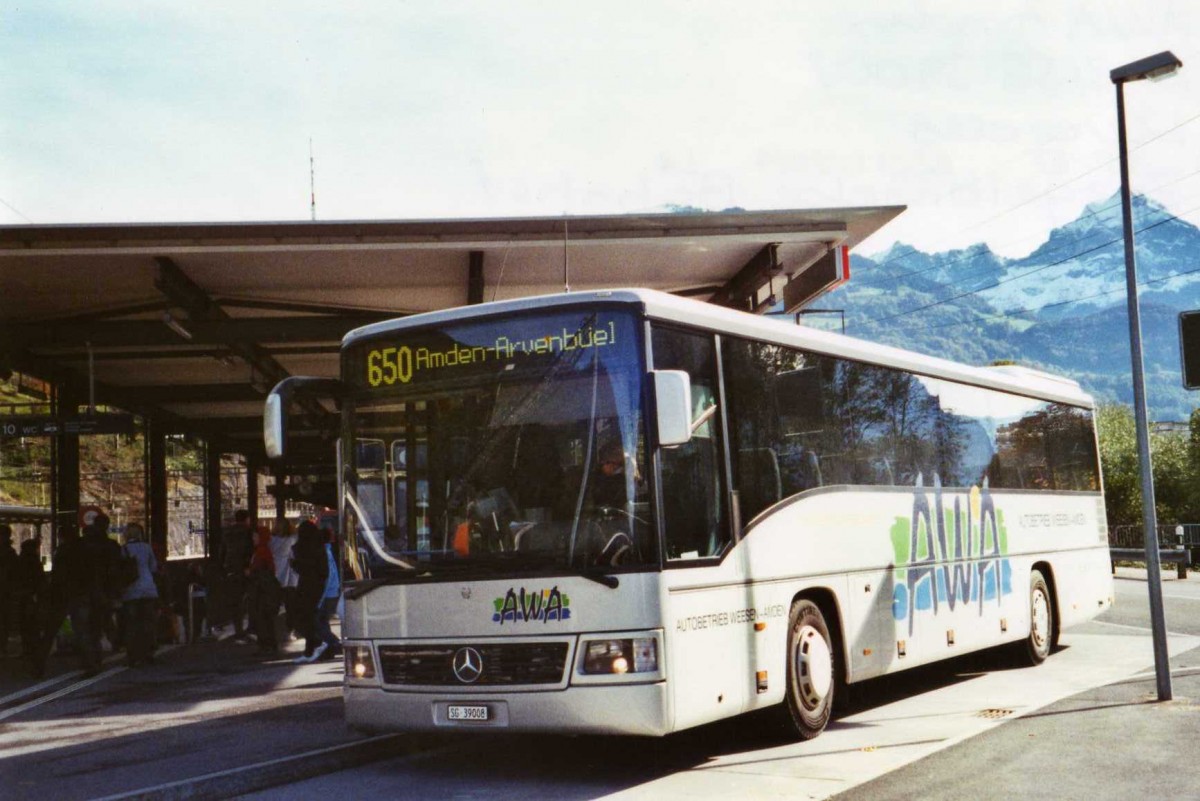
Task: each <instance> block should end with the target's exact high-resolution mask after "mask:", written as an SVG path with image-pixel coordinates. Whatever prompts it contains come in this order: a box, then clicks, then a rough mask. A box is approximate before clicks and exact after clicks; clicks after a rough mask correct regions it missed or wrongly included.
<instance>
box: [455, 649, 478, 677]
mask: <svg viewBox="0 0 1200 801" xmlns="http://www.w3.org/2000/svg"><path fill="white" fill-rule="evenodd" d="M453 664H454V676H455V678H457V679H458V680H459V681H461V682H462V683H463V684H470V683H471V682H473V681H475V680H476V679H478V678H479V676H480V674H481V673H483V657H482V656H480V655H479V652H478V651H476V650H475V649H474V648H471V647H466V648H459V649H458V650H457V651H455V652H454V663H453Z"/></svg>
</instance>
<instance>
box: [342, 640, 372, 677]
mask: <svg viewBox="0 0 1200 801" xmlns="http://www.w3.org/2000/svg"><path fill="white" fill-rule="evenodd" d="M342 653H343V654H344V655H345V659H346V678H347V679H373V678H375V657H373V656H372V655H371V646H369V645H345V646H343V648H342Z"/></svg>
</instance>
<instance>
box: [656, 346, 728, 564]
mask: <svg viewBox="0 0 1200 801" xmlns="http://www.w3.org/2000/svg"><path fill="white" fill-rule="evenodd" d="M651 344H652V349H653V352H654V367H655V369H656V370H683V371H684V372H686V373H688V375H689V377H690V379H691V388H692V417H693V419H694V420H696V421H701V420H703V421H704V422H702V423H700V424H699V425H696V426H695V428H694V430H693V432H692V438H691V440H689V441H688V442H687V443H685V444H683V445H680V446H677V447H671V448H661V449H660V450H659V454H660V462H661V465H662V499H663V518H664V520H663V522H664V528H665V530H666V548H667V558H668V559H680V560H687V559H704V558H708V557H716V556H720V555H721V554H722V553H724V551H725V549H726V548H727V547H728V546H729V544H730V535H729V524H728V516H727V513H726V509H725V502H724V499H725V495H724V482H723V481H722V478H721V474H722V469H721V464H722V461H723V457H722V449H721V427H720V425H719V420H720V417H719V416H718V415H716V414H713V413H712V411H713V408H714V407H715V406H716V403H717V381H716V358H715V350H714V346H713V339H712V337H711V336H707V335H703V334H694V333H687V332H683V331H678V330H675V329H671V328H655V329H654V333H653V341H652V343H651Z"/></svg>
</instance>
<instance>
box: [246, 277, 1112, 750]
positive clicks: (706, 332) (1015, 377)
mask: <svg viewBox="0 0 1200 801" xmlns="http://www.w3.org/2000/svg"><path fill="white" fill-rule="evenodd" d="M306 392H307V393H310V394H322V393H323V394H327V395H328V394H336V396H337V398H338V402H339V404H340V409H341V412H340V413H341V436H340V439H339V445H338V452H337V460H338V472H339V476H340V488H339V492H340V495H341V502H340V509H339V513H340V524H341V534H340V539H341V540H342V541H343V543H344V547H343V559H344V565H345V571H346V575H345V614H344V617H343V619H342V635H343V638H344V644H345V680H344V681H345V683H344V689H345V692H344V695H345V713H346V718H347V721H348V723H349V724H350V725H351V726H352V727H355V728H357V729H360V730H366V731H418V730H423V731H433V730H442V731H445V730H454V729H462V730H468V729H469V730H509V731H533V730H541V731H561V732H590V733H610V734H636V735H663V734H666V733H669V732H673V731H678V730H681V729H686V728H688V727H692V726H696V725H699V724H703V723H707V722H710V721H714V720H717V719H720V718H725V717H729V716H733V715H737V714H741V713H745V712H750V711H752V710H760V709H764V710H765V709H771V710H773V711H772V712H770V713H767V714H773V715H775V716H776V717H777V719H778V721H779V722H780V723H781V724H782V725H783V726H784V727H785V728H786V730H787V731H789V732H791V733H792V734H793V735H794V736H796V737H798V738H805V739H807V738H811V737H814V736H816V735H817V734H819V733H820V732H821V730H822V729H823V728H824V727H825V725H826V723H827V722H828V721H829V718H830V714H831V710H832V707H833V703H834V701H835V700H836V699H838V698H839V697H840V696H842V695H843V694H844V693H845V687H846V685H848V684H851V683H854V682H859V681H863V680H865V679H870V678H873V677H878V676H883V675H885V674H889V673H893V672H895V671H899V670H904V669H906V668H910V667H913V666H915V665H921V664H927V663H930V662H933V661H935V660H940V659H945V658H948V657H953V656H958V655H961V654H964V653H967V652H970V651H975V650H979V649H983V648H991V647H996V646H1004V647H1007V648H1008V649H1010V650H1011V651H1012V652H1013V654H1014V655H1016V656H1017V657H1019V658H1020V659H1022V660H1025V661H1027V662H1029V663H1033V664H1036V663H1039V662H1041V661H1043V660H1044V659H1046V658H1047V657H1048V656H1049V655H1050V654H1051V652H1052V650H1053V648H1054V645H1055V643H1056V641H1057V639H1058V636H1059V632H1060V630H1061V629H1062V628H1064V627H1066V626H1070V625H1072V624H1075V623H1079V622H1081V621H1084V620H1087V619H1090V618H1092V617H1094V616H1095V615H1097V614H1098V613H1100V612H1101V611H1103V610H1104V609H1106V608H1107V607H1108V606H1109V605H1110V604H1111V603H1112V596H1113V590H1112V578H1111V575H1110V572H1109V561H1108V550H1107V536H1106V521H1105V513H1104V503H1103V497H1102V494H1101V476H1100V467H1099V459H1098V455H1097V453H1098V451H1097V440H1096V434H1095V427H1094V419H1093V418H1094V413H1093V403H1092V400H1091V399H1090V398H1089V397H1088V395H1086V394H1085V393H1084V392H1083V391H1081V389H1080V388H1079V386H1078V385H1077V384H1076V383H1074V382H1073V381H1069V380H1065V379H1062V378H1058V377H1054V376H1051V375H1047V374H1045V373H1040V372H1035V371H1032V370H1028V369H1023V368H1019V367H1014V366H1007V367H984V368H980V367H970V366H965V365H960V364H955V363H952V362H949V361H946V360H943V359H939V358H933V357H930V356H925V355H920V354H916V353H910V352H906V351H903V350H899V349H896V348H891V347H883V346H880V345H877V344H872V343H869V342H864V341H861V340H857V339H853V338H849V337H846V336H842V335H838V334H834V333H830V332H824V331H819V330H815V329H811V328H805V327H800V326H795V325H788V324H784V323H781V322H779V321H776V320H772V319H769V318H764V317H761V316H756V315H751V314H748V313H744V312H739V311H735V310H730V309H727V308H721V307H717V306H715V305H711V304H706V303H702V302H698V301H694V300H688V299H684V298H680V297H676V296H673V295H669V294H665V293H661V292H655V291H649V290H612V291H596V292H579V293H569V294H560V295H552V296H545V297H535V298H528V299H523V300H515V301H504V302H499V303H490V304H481V305H475V306H469V307H463V308H458V309H451V310H448V311H439V312H433V313H428V314H420V315H414V316H411V317H406V318H403V319H397V320H394V321H389V322H383V323H377V324H373V325H369V326H366V327H364V328H359V329H357V330H355V331H352V332H350V333H349V334H347V335H346V337H345V338H344V340H343V344H342V349H341V375H340V378H339V379H336V380H333V379H305V378H300V377H295V378H290V379H286V380H285V381H284V382H281V384H280V385H278V386H277V387H276V388H275V389H274V390H273V392H272V393H271V395H270V396H269V398H268V400H267V405H266V412H265V417H264V428H265V436H266V444H267V450H268V453H269V455H271V456H272V457H276V458H278V457H282V456H284V447H285V442H286V420H287V413H288V410H289V406H290V401H291V400H292V399H293V398H295V397H296V396H297V395H302V394H304V393H306Z"/></svg>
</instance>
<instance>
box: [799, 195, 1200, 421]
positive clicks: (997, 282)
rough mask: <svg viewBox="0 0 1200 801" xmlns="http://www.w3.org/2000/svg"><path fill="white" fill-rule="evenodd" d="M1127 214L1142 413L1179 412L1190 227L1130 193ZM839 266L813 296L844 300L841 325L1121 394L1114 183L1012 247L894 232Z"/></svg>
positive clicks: (1198, 268) (1191, 265)
mask: <svg viewBox="0 0 1200 801" xmlns="http://www.w3.org/2000/svg"><path fill="white" fill-rule="evenodd" d="M1133 216H1134V230H1135V232H1136V235H1135V243H1136V253H1137V267H1138V283H1139V294H1140V297H1141V317H1142V340H1143V353H1144V356H1145V364H1146V388H1147V398H1148V402H1149V406H1150V417H1151V419H1153V420H1186V419H1187V418H1188V416H1189V415H1190V414H1191V412H1192V409H1193V408H1195V407H1196V406H1197V405H1200V398H1198V397H1197V396H1196V395H1193V394H1192V393H1190V392H1188V391H1187V390H1184V389H1183V387H1182V383H1181V377H1180V356H1179V335H1178V314H1179V312H1181V311H1185V310H1191V309H1200V229H1198V228H1197V227H1196V226H1194V225H1192V224H1190V223H1188V222H1186V221H1185V220H1182V219H1178V218H1176V217H1174V216H1173V215H1172V214H1171V213H1170V212H1169V211H1167V210H1166V209H1165V208H1164V207H1163V206H1161V205H1160V204H1158V203H1156V202H1155V201H1153V200H1151V199H1149V198H1146V197H1144V196H1141V195H1138V196H1135V197H1134V199H1133ZM851 275H852V276H853V278H852V279H851V280H850V282H849V283H848V284H846V285H845V286H844V287H842V288H841V289H838V290H836V291H835V292H834V293H832V294H830V295H829V296H828V297H827V298H826V299H825V300H824V302H823V303H822V305H823V306H826V307H830V308H843V309H845V313H846V327H847V333H849V334H852V335H854V336H858V337H862V338H864V339H870V340H873V341H878V342H884V343H887V344H891V345H898V346H902V347H906V348H909V349H911V350H916V351H920V352H923V353H930V354H933V355H937V356H943V357H946V358H950V359H954V360H956V361H962V362H967V363H970V364H987V363H989V362H991V361H994V360H998V359H1011V360H1014V361H1017V362H1019V363H1022V364H1027V365H1030V366H1032V367H1038V368H1040V369H1045V370H1049V371H1051V372H1056V373H1060V374H1063V375H1067V376H1070V377H1072V378H1074V379H1076V380H1077V381H1079V382H1080V383H1081V384H1082V385H1083V386H1084V388H1085V389H1087V390H1088V391H1089V392H1091V393H1092V394H1093V395H1095V396H1096V398H1097V400H1099V401H1120V402H1124V403H1131V402H1132V397H1133V389H1132V383H1131V380H1130V356H1129V324H1128V318H1127V314H1126V303H1125V251H1124V245H1123V238H1122V227H1121V207H1120V198H1119V196H1118V195H1114V196H1112V197H1110V198H1108V199H1107V200H1104V201H1101V202H1097V203H1091V204H1088V205H1087V206H1086V207H1085V208H1084V209H1083V211H1082V212H1081V213H1080V215H1079V217H1078V218H1076V219H1075V220H1073V221H1072V222H1070V223H1068V224H1067V225H1064V226H1062V227H1060V228H1055V229H1053V230H1052V231H1050V233H1049V234H1048V236H1047V238H1046V241H1045V242H1044V243H1042V244H1041V245H1040V246H1038V247H1037V248H1036V249H1035V250H1034V251H1033V252H1032V253H1030V254H1029V255H1028V256H1025V257H1023V258H1016V259H1007V258H1004V257H1001V256H998V255H996V254H995V253H993V252H992V251H991V250H990V249H989V248H988V247H987V245H986V244H982V243H980V244H977V245H973V246H971V247H969V248H965V249H962V250H952V251H947V252H944V253H924V252H922V251H920V250H918V249H916V248H914V247H911V246H909V245H904V244H901V243H897V244H895V245H893V246H892V247H891V248H890V249H889V250H887V251H886V252H884V253H881V254H878V255H876V256H873V257H871V258H867V257H863V256H859V255H857V254H854V255H853V256H852V271H851Z"/></svg>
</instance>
